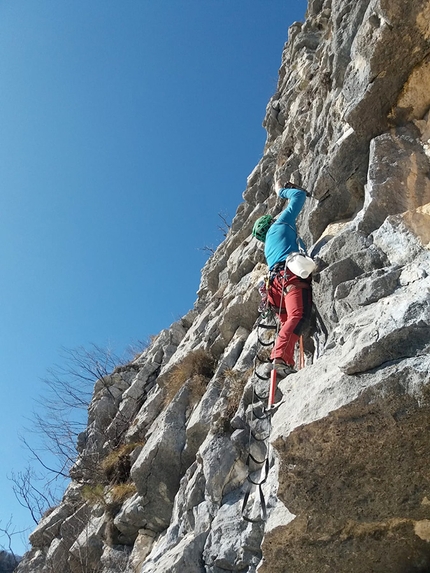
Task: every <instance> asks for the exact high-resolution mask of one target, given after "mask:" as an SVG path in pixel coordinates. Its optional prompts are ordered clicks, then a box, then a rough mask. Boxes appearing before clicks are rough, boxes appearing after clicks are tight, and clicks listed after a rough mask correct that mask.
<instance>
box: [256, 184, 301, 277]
mask: <svg viewBox="0 0 430 573" xmlns="http://www.w3.org/2000/svg"><path fill="white" fill-rule="evenodd" d="M279 197H282V198H283V199H289V201H288V205H287V207H286V208H285V209H284V210H283V211H282V213H281V214H280V215H279V217H278V218H277V219H276V221H275V222H274V223H273V225H271V227H270V228H269V230H268V231H267V235H266V241H265V244H264V254H265V256H266V261H267V265H268V267H269V269H272V268H273V267H274V266H275V265H276V263H280V262H283V261H285V259H286V258H287V255H289V254H290V253H292V252H294V251H296V252H297V251H298V250H299V246H298V245H299V244H300V247H301V248H302V249H303V251H306V248H305V245H304V243H303V241H302V240H301V239H300V238H299V237H298V235H297V230H296V219H297V217H298V215H299V213H300V211H301V210H302V207H303V205H304V203H305V200H306V193H305V192H304V191H300V190H299V189H281V191H280V193H279Z"/></svg>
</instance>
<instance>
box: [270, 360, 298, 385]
mask: <svg viewBox="0 0 430 573" xmlns="http://www.w3.org/2000/svg"><path fill="white" fill-rule="evenodd" d="M274 368H275V369H276V377H277V379H278V380H282V378H285V377H286V376H288V375H289V374H294V372H297V371H296V370H295V369H294V368H293V367H292V366H290V364H287V363H286V362H284V361H283V360H282V359H281V358H276V359H275V363H273V362H269V363H267V364H266V365H265V368H264V375H265V377H266V378H270V373H271V372H272V370H273V369H274Z"/></svg>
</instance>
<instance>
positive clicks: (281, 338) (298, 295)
mask: <svg viewBox="0 0 430 573" xmlns="http://www.w3.org/2000/svg"><path fill="white" fill-rule="evenodd" d="M285 276H286V278H285V279H284V278H283V277H284V272H283V271H281V273H279V274H278V275H277V276H276V277H275V278H274V280H273V282H272V284H271V286H270V289H269V302H270V304H271V305H272V306H273V309H274V311H275V312H276V314H277V315H278V317H279V319H280V321H281V329H280V331H279V334H278V336H277V338H276V341H275V346H274V348H273V350H272V354H271V356H270V358H271V359H272V360H273V359H275V358H281V359H282V360H284V361H285V362H286V363H287V364H290V365H291V366H294V347H295V345H296V342H297V340H298V339H299V336H300V330H301V328H302V326H303V323H304V322H305V320H306V319H307V318H308V317H309V314H310V311H311V307H312V293H311V286H310V283H309V282H307V281H304V280H301V279H299V278H298V277H297V276H296V275H293V274H292V273H290V272H287V274H286V275H285Z"/></svg>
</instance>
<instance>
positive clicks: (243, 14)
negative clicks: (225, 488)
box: [0, 0, 306, 552]
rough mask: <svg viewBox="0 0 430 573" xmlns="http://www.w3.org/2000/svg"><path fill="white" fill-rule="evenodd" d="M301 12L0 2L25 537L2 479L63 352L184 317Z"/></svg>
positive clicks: (11, 365) (13, 424) (2, 147)
mask: <svg viewBox="0 0 430 573" xmlns="http://www.w3.org/2000/svg"><path fill="white" fill-rule="evenodd" d="M305 9H306V1H305V0H60V1H59V0H37V2H36V1H34V0H0V183H1V209H0V381H1V395H2V415H1V417H0V434H1V436H2V440H1V441H0V458H1V470H0V500H1V502H0V503H1V504H0V526H2V525H3V526H4V525H5V524H6V522H7V521H8V520H9V518H10V517H11V516H13V522H14V524H15V526H16V527H17V528H23V527H26V526H29V527H32V522H31V519H30V517H29V515H27V513H26V511H25V510H24V509H21V508H20V506H19V505H18V503H17V502H16V500H15V498H14V496H13V493H12V490H11V484H10V482H9V481H8V480H7V475H9V473H10V471H11V470H14V471H19V470H22V469H23V468H24V466H25V457H26V455H27V454H26V452H25V451H24V450H23V449H22V447H21V446H20V442H19V439H18V433H19V432H20V431H21V430H22V428H23V426H25V425H26V418H28V417H29V416H30V415H31V412H32V410H33V409H34V399H35V398H36V397H37V396H38V395H39V394H40V392H41V391H42V385H41V382H40V380H41V378H43V377H44V376H45V374H46V371H47V369H48V368H49V367H51V366H52V365H53V364H55V363H58V361H59V350H60V348H61V347H66V348H74V347H77V346H81V345H83V346H86V345H88V344H89V343H96V344H98V345H101V346H104V345H108V344H109V345H111V346H113V347H114V348H115V350H116V351H117V352H118V353H119V354H121V353H122V352H123V351H124V349H125V348H126V347H127V346H128V345H129V344H131V343H134V342H136V341H144V340H146V339H147V338H148V336H149V335H151V334H157V333H158V332H160V330H162V329H163V328H167V327H168V326H169V325H170V324H171V323H172V322H174V321H175V320H177V319H178V318H180V317H181V316H182V315H184V314H185V313H186V312H187V311H188V310H189V309H190V308H192V306H193V303H194V301H195V299H196V291H197V289H198V286H199V279H200V270H201V268H202V266H203V265H204V263H205V261H206V259H207V257H208V254H207V253H206V252H204V251H203V250H201V249H202V248H203V247H205V246H211V247H216V246H217V245H218V244H219V243H220V241H221V240H222V238H223V237H222V234H221V232H220V231H219V229H218V226H219V225H220V224H221V220H220V218H219V216H218V213H222V214H223V215H224V216H226V218H227V219H228V220H229V221H230V220H231V219H232V218H233V216H234V214H235V211H236V208H237V207H238V205H239V204H240V203H241V201H242V192H243V191H244V189H245V186H246V178H247V176H248V175H249V173H250V172H251V171H252V169H253V168H254V166H255V165H256V163H257V162H258V161H259V159H260V157H261V154H262V151H263V146H264V142H265V131H264V130H263V128H262V127H261V123H262V121H263V118H264V114H265V108H266V104H267V102H268V100H269V98H270V96H271V95H272V94H273V92H274V91H275V88H276V82H277V75H278V68H279V65H280V62H281V54H282V48H283V45H284V42H285V41H286V40H287V32H288V27H289V25H290V24H291V23H292V22H293V21H295V20H303V17H304V13H305ZM1 541H2V540H1V539H0V543H1ZM15 548H16V550H17V551H18V552H20V551H22V546H21V544H20V543H19V541H18V540H16V544H15Z"/></svg>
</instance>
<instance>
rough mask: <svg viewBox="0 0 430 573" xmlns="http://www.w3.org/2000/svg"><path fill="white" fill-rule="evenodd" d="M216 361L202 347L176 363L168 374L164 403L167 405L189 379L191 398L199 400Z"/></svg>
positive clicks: (194, 400)
mask: <svg viewBox="0 0 430 573" xmlns="http://www.w3.org/2000/svg"><path fill="white" fill-rule="evenodd" d="M214 366H215V361H214V359H213V357H212V356H211V355H210V354H209V352H207V351H206V350H203V349H202V348H201V349H199V350H194V351H193V352H190V353H189V354H188V355H187V356H185V358H184V359H183V360H182V361H181V362H180V363H179V364H176V365H175V366H174V367H173V368H172V370H171V372H170V373H169V374H168V379H167V381H166V389H167V392H166V397H165V400H164V405H165V406H167V405H168V404H170V402H171V401H172V400H173V398H174V397H175V396H176V394H177V393H178V392H179V390H180V389H181V388H182V386H183V385H184V384H185V382H187V381H188V380H191V381H192V384H191V400H192V401H193V402H196V401H198V400H199V399H200V398H201V396H203V394H204V392H205V389H206V386H207V383H208V381H209V380H210V379H211V378H212V376H213V373H214Z"/></svg>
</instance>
